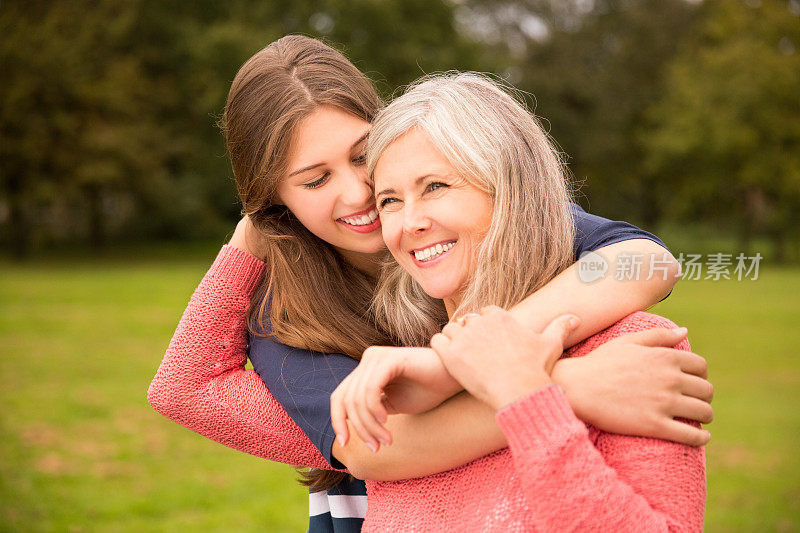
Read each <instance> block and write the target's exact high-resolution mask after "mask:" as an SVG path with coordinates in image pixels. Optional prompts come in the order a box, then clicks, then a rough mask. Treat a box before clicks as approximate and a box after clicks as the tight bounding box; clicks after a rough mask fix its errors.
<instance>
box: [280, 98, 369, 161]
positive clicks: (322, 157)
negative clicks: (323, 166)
mask: <svg viewBox="0 0 800 533" xmlns="http://www.w3.org/2000/svg"><path fill="white" fill-rule="evenodd" d="M369 127H370V125H369V122H367V121H365V120H362V119H360V118H358V117H356V116H355V115H352V114H350V113H348V112H347V111H344V110H343V109H341V108H339V107H335V106H331V105H322V106H319V107H317V108H316V109H315V110H314V111H313V112H312V113H311V114H310V115H308V116H307V117H305V118H304V119H303V120H301V121H300V123H299V124H298V125H297V127H296V128H295V131H294V134H293V135H292V142H291V150H290V154H289V167H290V171H291V170H293V169H296V168H302V167H305V166H308V165H315V164H317V163H321V162H326V161H328V160H330V159H335V158H336V157H340V156H342V155H345V156H347V155H349V153H350V150H351V149H352V147H353V143H355V142H356V141H358V140H359V139H360V138H361V137H363V136H364V134H365V133H367V132H368V131H369Z"/></svg>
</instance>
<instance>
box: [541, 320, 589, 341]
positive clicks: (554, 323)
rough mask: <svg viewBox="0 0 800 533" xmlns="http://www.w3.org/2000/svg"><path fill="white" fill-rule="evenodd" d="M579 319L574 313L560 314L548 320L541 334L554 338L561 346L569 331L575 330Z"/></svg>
mask: <svg viewBox="0 0 800 533" xmlns="http://www.w3.org/2000/svg"><path fill="white" fill-rule="evenodd" d="M580 323H581V321H580V319H579V318H578V317H576V316H575V315H561V316H559V317H556V318H554V319H553V320H551V321H550V323H549V324H548V325H547V327H545V328H544V330H543V331H542V336H544V337H548V338H550V339H554V340H555V341H556V342H560V343H561V345H562V346H563V345H564V343H565V342H566V341H567V337H569V335H570V333H572V332H573V331H575V328H577V327H578V326H579V325H580Z"/></svg>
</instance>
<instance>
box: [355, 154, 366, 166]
mask: <svg viewBox="0 0 800 533" xmlns="http://www.w3.org/2000/svg"><path fill="white" fill-rule="evenodd" d="M366 163H367V153H366V152H364V153H363V154H361V155H359V156H358V157H354V158H353V164H354V165H356V166H361V165H365V164H366Z"/></svg>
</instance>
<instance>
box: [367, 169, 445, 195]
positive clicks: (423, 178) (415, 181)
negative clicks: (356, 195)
mask: <svg viewBox="0 0 800 533" xmlns="http://www.w3.org/2000/svg"><path fill="white" fill-rule="evenodd" d="M432 176H433V177H435V176H436V174H425V175H424V176H420V177H418V178H417V179H415V180H414V185H419V184H420V182H422V181H424V180H425V179H427V178H430V177H432ZM382 194H397V191H396V190H394V189H391V188H389V189H383V190H382V191H381V192H378V193H375V198H377V197H378V196H381V195H382Z"/></svg>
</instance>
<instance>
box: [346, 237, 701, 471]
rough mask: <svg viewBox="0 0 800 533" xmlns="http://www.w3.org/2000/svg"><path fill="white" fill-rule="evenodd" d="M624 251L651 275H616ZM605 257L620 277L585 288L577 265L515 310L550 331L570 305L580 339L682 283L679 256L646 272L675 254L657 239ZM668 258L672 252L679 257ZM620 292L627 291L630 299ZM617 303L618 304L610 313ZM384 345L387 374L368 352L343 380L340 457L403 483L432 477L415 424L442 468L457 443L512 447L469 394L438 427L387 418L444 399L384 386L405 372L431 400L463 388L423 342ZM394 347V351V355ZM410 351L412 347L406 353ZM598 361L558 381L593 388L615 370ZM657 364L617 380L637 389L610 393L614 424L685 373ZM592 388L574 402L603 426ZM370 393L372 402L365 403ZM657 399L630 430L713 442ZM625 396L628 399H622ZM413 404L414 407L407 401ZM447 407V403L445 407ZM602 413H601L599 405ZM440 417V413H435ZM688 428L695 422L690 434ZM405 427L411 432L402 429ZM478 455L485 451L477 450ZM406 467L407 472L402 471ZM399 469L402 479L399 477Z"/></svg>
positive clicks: (664, 336)
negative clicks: (642, 376)
mask: <svg viewBox="0 0 800 533" xmlns="http://www.w3.org/2000/svg"><path fill="white" fill-rule="evenodd" d="M622 252H627V253H631V254H638V255H639V256H641V257H642V258H643V259H644V261H643V263H642V265H641V271H642V272H643V273H645V275H644V276H643V277H642V279H639V280H638V281H637V280H633V281H617V280H616V279H614V276H613V273H614V272H615V270H616V257H617V255H618V254H620V253H622ZM600 253H602V254H604V255H605V256H606V257H607V258H608V259H609V263H610V264H609V270H608V272H609V273H610V275H608V276H607V277H606V278H604V279H602V280H599V281H597V282H595V283H593V284H585V283H583V282H581V281H580V279H579V277H578V275H577V266H576V265H573V266H572V267H570V268H569V269H567V270H566V271H565V272H563V273H562V274H561V275H559V276H558V277H557V278H555V279H554V280H553V281H552V282H551V283H550V284H548V285H547V286H546V287H544V288H543V289H541V290H540V291H538V292H537V293H535V294H534V295H532V296H530V297H529V298H528V299H526V300H525V301H524V302H522V303H520V304H519V305H517V306H516V307H515V308H514V309H512V310H511V313H512V314H513V315H514V316H515V318H517V319H518V320H520V321H521V322H522V323H523V324H526V325H530V326H531V327H533V328H536V327H539V328H541V325H542V324H546V323H547V322H549V321H550V320H552V318H554V317H555V316H557V315H558V314H563V310H567V311H569V312H571V313H572V314H575V315H577V316H579V317H581V326H580V327H579V328H578V329H576V330H575V331H573V332H572V333H571V334H570V335H569V337H568V342H569V343H574V342H577V341H579V340H581V339H583V338H585V337H586V336H588V335H591V334H593V333H595V332H597V331H600V330H601V329H603V328H605V327H607V326H609V325H611V324H612V323H614V322H615V321H616V320H618V319H619V318H621V317H623V316H625V315H627V314H629V313H630V312H632V311H635V310H637V309H641V308H645V307H647V306H649V305H652V304H653V303H655V302H657V301H659V300H660V299H661V298H662V297H663V296H664V295H666V294H667V293H668V292H669V290H670V289H671V288H672V286H673V285H674V283H675V280H676V279H677V278H676V277H675V276H674V274H675V273H677V272H678V271H679V266H678V264H677V262H675V261H674V259H673V261H672V263H671V265H668V266H667V275H666V279H664V277H663V275H662V276H654V277H653V278H652V279H650V280H647V279H645V278H646V277H647V275H646V274H647V273H648V272H649V260H650V259H651V257H653V256H652V255H651V254H656V255H655V257H656V258H658V259H660V258H661V257H662V255H663V254H664V253H666V254H667V255H668V252H666V251H665V250H664V248H662V247H661V246H659V245H657V244H656V243H654V242H652V241H650V240H645V239H637V240H631V241H624V242H622V243H617V244H614V245H610V246H607V247H605V248H602V249H601V250H600ZM668 257H669V258H671V256H669V255H668ZM620 293H624V294H622V296H620ZM563 294H566V296H562V295H563ZM608 307H610V308H611V309H610V310H608V309H607V308H608ZM583 321H587V322H588V324H589V325H588V326H587V325H586V324H584V323H583ZM682 338H683V337H682V336H681V335H680V334H676V333H675V332H669V331H666V332H661V333H660V334H659V337H658V338H657V339H655V340H653V341H651V343H650V347H652V346H657V345H663V346H671V345H672V344H675V343H677V342H680V340H681V339H682ZM639 348H642V347H641V346H635V347H631V348H629V351H635V350H637V349H639ZM382 350H385V351H384V352H383V353H382V354H381V355H380V357H375V358H373V360H374V361H375V362H376V363H375V364H376V365H377V366H380V365H381V364H383V365H384V368H383V370H384V371H385V372H386V373H384V374H383V375H382V376H381V375H379V374H378V373H374V372H371V371H369V369H367V368H364V369H363V370H365V371H360V369H362V365H364V363H365V362H366V361H365V360H366V359H368V358H367V357H365V358H364V359H362V364H361V365H359V369H357V371H356V372H354V373H353V374H351V376H348V378H347V379H346V380H345V382H344V383H343V386H340V388H339V389H337V391H336V392H335V393H334V396H333V397H332V418H333V423H334V429H335V430H336V432H337V434H338V435H339V436H340V437H343V438H341V439H340V440H339V442H338V443H337V444H335V445H334V448H333V454H334V456H335V457H337V459H339V460H341V461H342V462H343V463H344V464H345V465H347V466H348V467H349V468H350V469H351V470H355V471H357V472H359V473H360V474H361V475H362V476H365V477H367V478H369V479H376V480H389V479H397V478H398V477H400V478H407V477H417V476H421V475H426V474H428V473H430V471H429V470H428V467H427V465H426V467H425V469H421V470H415V469H414V466H415V461H416V460H417V457H418V455H417V454H418V453H419V451H418V450H419V449H420V448H419V447H418V446H416V445H412V446H410V447H409V448H408V449H407V451H408V454H406V445H407V444H409V443H412V442H415V441H414V440H413V439H414V436H413V435H412V434H411V433H407V432H408V431H411V430H414V428H419V429H420V430H421V434H420V435H419V436H418V437H419V439H420V440H419V441H416V442H418V443H423V445H430V447H428V448H426V449H427V451H426V454H429V455H428V458H429V459H430V461H429V462H431V463H432V464H433V463H434V462H435V461H439V460H441V461H442V462H441V463H439V465H440V468H438V469H435V470H434V471H442V470H446V469H449V468H452V467H453V466H458V465H460V464H463V463H464V462H467V461H463V462H462V461H459V462H456V461H454V460H453V459H454V457H455V455H454V454H453V449H454V448H456V447H457V448H458V450H457V452H458V457H466V458H467V460H473V459H477V458H478V457H480V456H482V455H485V454H486V453H488V452H491V451H495V450H497V449H500V448H502V447H505V445H506V443H505V439H503V438H502V436H501V435H499V433H498V429H497V427H496V425H494V424H493V423H491V422H490V423H485V422H486V421H485V420H480V419H478V418H473V417H475V416H482V415H485V411H482V410H480V409H477V410H474V411H470V410H466V409H465V407H466V406H469V402H475V403H480V402H477V401H476V400H474V399H473V398H471V397H468V396H467V397H466V398H467V399H465V400H464V403H463V404H460V405H461V409H459V410H453V411H449V410H444V409H443V408H444V405H445V404H443V405H442V406H441V407H439V408H436V409H433V410H431V411H428V412H427V413H425V415H426V416H427V417H428V418H427V420H438V422H437V423H435V424H431V426H432V427H429V426H425V425H422V424H420V425H417V424H415V423H414V421H413V416H415V415H411V418H409V419H405V418H404V417H405V415H403V416H392V417H388V421H387V416H386V415H388V414H389V413H393V412H397V411H400V412H405V413H409V412H422V411H425V410H426V409H427V408H428V407H429V405H428V406H425V402H431V403H432V404H433V405H436V403H438V402H437V401H431V400H430V397H428V398H425V399H424V400H423V402H422V404H423V406H424V407H419V406H413V405H412V406H410V405H408V404H409V401H407V399H408V398H409V397H412V396H413V395H409V394H406V393H407V392H408V390H407V389H403V386H402V385H401V386H400V387H399V388H398V390H392V389H391V386H390V387H389V388H387V387H385V386H382V385H387V384H389V382H392V381H393V380H394V381H393V384H397V379H399V378H400V377H401V376H402V375H403V374H404V373H405V374H406V377H408V376H409V375H410V376H411V379H409V380H408V381H407V383H408V384H409V386H411V387H413V385H412V384H413V383H414V382H415V381H416V382H419V381H420V379H423V380H424V381H425V383H426V387H424V388H425V389H426V393H427V394H428V396H430V394H429V391H430V390H431V389H435V391H436V392H435V394H434V396H436V395H438V401H441V399H443V398H447V397H449V396H451V395H452V394H455V393H456V392H458V391H459V390H461V387H460V385H458V383H457V382H455V381H454V380H452V378H451V377H450V376H449V374H447V372H446V371H444V372H441V371H442V370H443V367H438V370H439V371H440V372H439V374H438V378H437V377H432V376H433V375H434V374H436V371H434V370H431V365H435V364H436V363H435V360H436V359H438V357H436V356H435V354H433V352H432V351H431V350H425V349H420V348H414V349H403V348H388V349H382ZM386 350H388V352H387V351H386ZM403 350H406V351H405V352H403ZM425 351H427V352H428V354H427V355H426V354H425V353H424V352H425ZM365 355H367V354H365ZM411 355H415V356H418V359H416V360H415V361H409V358H410V356H411ZM636 355H639V354H638V352H636ZM691 355H694V354H691ZM390 357H395V358H396V359H397V360H400V361H402V362H400V363H397V364H396V365H393V366H392V365H388V366H390V367H391V368H388V367H387V366H386V361H388V360H389V358H390ZM694 357H696V358H698V359H702V358H699V356H694ZM430 358H433V359H434V362H433V363H431V361H430ZM412 359H413V358H412ZM598 359H599V358H596V359H594V360H589V359H587V360H586V362H584V363H583V365H584V366H586V365H587V363H588V364H591V365H594V364H597V366H595V367H594V368H593V369H592V371H593V373H592V374H591V375H587V374H586V373H583V372H580V371H579V370H580V365H581V363H579V362H577V361H576V362H575V363H573V366H572V368H571V369H570V371H567V370H565V371H564V372H556V373H554V375H555V376H556V377H555V379H556V381H557V382H559V384H561V385H562V386H563V387H564V388H565V389H567V390H570V389H571V388H573V387H575V386H578V387H581V388H584V386H585V385H587V383H586V381H587V379H588V380H589V382H590V383H591V382H594V381H598V380H596V376H597V375H598V372H599V375H605V374H604V373H603V365H604V364H605V363H604V362H603V361H600V362H599V363H598ZM639 359H640V364H641V365H647V364H648V362H647V361H646V360H645V358H644V357H642V356H640V357H639ZM423 360H424V361H427V362H423V363H419V361H423ZM381 362H382V363H381ZM618 363H619V359H617V360H616V361H615V364H618ZM703 365H704V362H703ZM365 366H366V365H365ZM420 366H421V367H423V368H425V369H426V372H425V377H424V378H420ZM637 368H641V367H637ZM652 370H653V372H652V374H651V375H652V376H653V377H654V378H655V379H651V380H638V381H640V382H641V383H635V382H634V383H629V381H625V382H624V383H620V382H617V385H620V386H614V385H613V384H612V385H611V386H610V388H609V390H615V391H616V390H625V391H628V392H629V395H628V396H627V397H625V398H621V397H616V398H613V400H611V399H609V401H608V402H606V403H602V402H598V403H597V405H600V406H601V409H603V410H604V412H605V414H606V415H607V416H606V419H609V420H611V421H612V422H613V423H616V424H617V425H618V426H619V423H620V421H619V420H618V417H613V416H611V415H612V414H613V413H615V412H617V411H618V410H619V409H620V408H621V407H623V406H625V407H627V408H628V410H629V413H630V410H631V407H630V405H632V404H633V400H636V399H637V398H638V396H644V395H645V393H646V392H647V391H648V390H649V391H652V390H654V389H656V388H657V389H658V390H662V387H663V384H662V383H661V382H662V381H664V380H662V379H661V378H662V377H663V376H664V375H666V374H668V373H672V374H674V373H676V372H677V373H680V369H679V368H677V367H676V366H675V365H672V366H669V365H662V367H661V368H658V369H656V368H652ZM703 371H704V369H703ZM415 373H416V374H415ZM656 376H658V377H656ZM612 377H613V376H609V379H611V378H612ZM625 378H626V379H628V380H637V379H638V378H637V376H633V375H630V374H629V375H627V376H625ZM692 378H696V376H694V375H689V374H686V375H684V376H681V379H686V380H690V379H692ZM348 381H350V383H347V382H348ZM367 387H371V394H367V395H365V394H364V392H365V390H366V388H367ZM637 387H638V388H637ZM645 387H646V388H645ZM418 388H419V387H418ZM588 390H589V393H586V391H583V392H584V393H583V394H573V395H572V398H573V401H574V402H575V404H576V405H574V406H573V407H574V408H575V410H576V411H577V412H580V413H582V414H585V415H586V416H591V417H592V418H593V421H594V422H595V423H598V425H599V426H600V427H603V421H604V418H603V416H602V414H603V413H594V411H593V404H592V400H593V398H591V394H590V391H591V388H589V389H588ZM706 390H707V388H705V389H704V391H703V392H702V394H706V392H705V391H706ZM382 392H386V393H387V395H386V396H388V399H389V401H388V402H386V401H384V402H381V401H379V398H380V397H381V393H382ZM415 392H419V391H415ZM670 392H671V393H672V394H673V395H680V394H681V392H680V391H670ZM700 394H701V393H700V392H698V393H697V395H700ZM337 395H338V398H337ZM637 395H638V396H637ZM462 396H463V395H462ZM663 397H664V395H662V396H661V398H663ZM670 397H671V396H670ZM364 398H369V399H368V400H364ZM653 400H654V401H651V402H649V403H647V404H646V405H645V402H640V403H639V407H638V408H639V409H640V411H637V412H635V413H630V414H631V416H632V418H633V420H626V421H625V424H626V425H625V428H626V429H630V430H632V432H633V433H638V434H646V435H658V436H663V437H664V438H673V439H675V440H680V441H681V442H687V443H691V444H695V445H699V444H703V443H704V442H705V441H706V440H707V434H706V432H703V431H701V430H697V431H696V432H694V433H692V432H691V429H695V428H690V427H689V426H685V425H682V426H683V427H681V428H679V429H680V432H679V433H676V432H675V428H674V427H672V426H669V425H668V424H667V423H666V421H667V419H669V420H671V417H672V416H673V413H670V412H668V410H667V409H665V406H664V405H663V404H659V405H656V403H657V402H656V401H655V399H653ZM708 400H710V398H708ZM615 401H617V402H618V403H614V402H615ZM404 402H405V404H406V405H401V404H403V403H404ZM410 404H414V401H413V400H412V401H410ZM398 405H401V407H400V408H399V409H397V407H398ZM706 407H707V404H706ZM440 409H442V411H441V412H440ZM656 409H658V412H656ZM709 409H710V408H709ZM594 410H595V411H596V410H597V409H594ZM381 411H382V414H377V415H376V413H381ZM348 413H358V414H357V416H350V415H349V414H348ZM417 416H418V415H417ZM437 416H438V417H439V418H434V417H437ZM690 416H691V415H690ZM637 417H638V418H637ZM694 417H695V418H698V419H700V418H702V417H706V414H705V410H704V411H703V414H695V415H694ZM400 419H404V422H403V423H402V424H399V423H398V420H400ZM382 422H386V428H383V427H382V425H381V424H382ZM396 424H397V425H396ZM459 424H465V425H466V426H467V427H470V428H471V432H470V438H469V439H468V440H463V439H460V438H458V433H457V432H458V431H459V429H458V428H457V427H455V426H457V425H459ZM479 427H484V428H486V429H485V431H486V432H485V433H481V432H480V431H479V429H478V428H479ZM683 428H689V430H686V429H683ZM354 431H355V434H358V435H360V438H358V439H354V440H353V439H348V436H349V435H352V434H354ZM398 431H399V432H401V433H398ZM432 432H436V434H437V435H438V437H437V439H438V442H436V443H433V438H434V433H432ZM448 432H451V433H448ZM484 439H485V440H484ZM365 442H366V443H368V444H369V446H367V445H366V444H365ZM342 443H345V444H344V446H342ZM382 443H383V444H388V443H391V444H392V446H391V447H390V448H389V450H390V451H387V449H386V447H385V446H384V447H381V446H380V445H381V444H382ZM455 443H458V446H455V445H454V444H455ZM466 443H468V445H467V446H466V447H465V446H464V445H465V444H466ZM471 446H474V449H472V450H470V449H468V448H469V447H471ZM371 449H375V450H380V451H378V453H373V452H372V451H370V450H371ZM472 452H482V453H480V454H473V453H472ZM395 460H396V461H399V462H400V463H401V464H399V465H396V464H395V463H394V461H395ZM454 463H455V464H454ZM398 468H400V469H401V470H399V471H398V470H397V469H398ZM396 472H397V474H398V475H395V473H396ZM386 476H388V477H386Z"/></svg>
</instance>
